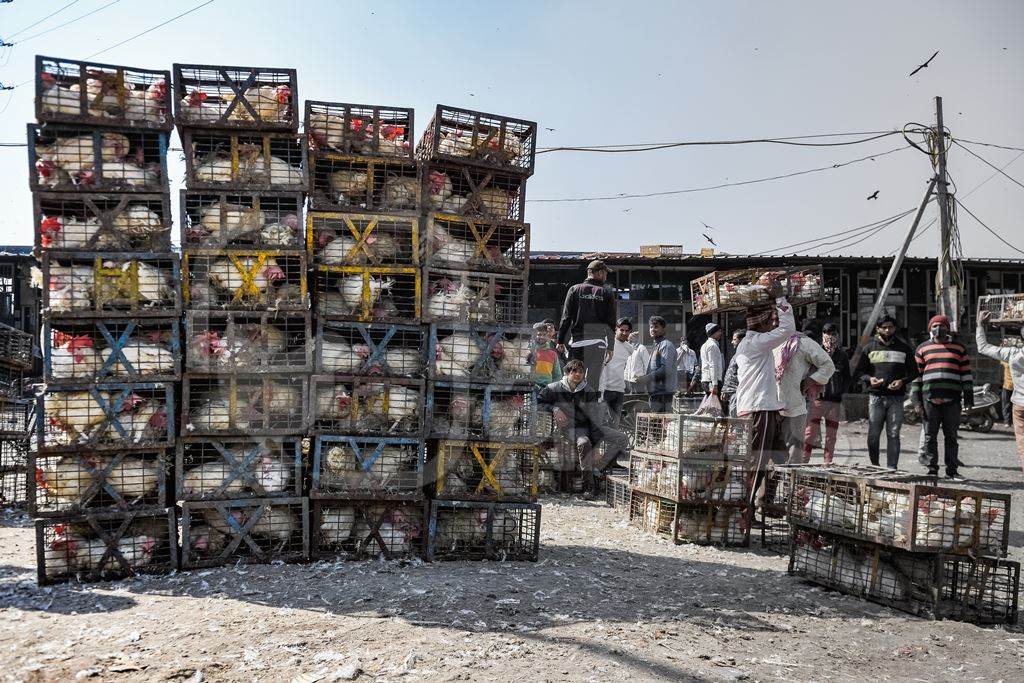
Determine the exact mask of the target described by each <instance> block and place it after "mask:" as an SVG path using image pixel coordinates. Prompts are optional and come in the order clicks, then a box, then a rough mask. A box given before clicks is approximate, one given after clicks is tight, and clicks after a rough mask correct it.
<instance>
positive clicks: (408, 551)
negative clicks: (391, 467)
mask: <svg viewBox="0 0 1024 683" xmlns="http://www.w3.org/2000/svg"><path fill="white" fill-rule="evenodd" d="M311 504H312V508H313V510H312V524H311V527H312V536H313V556H314V557H315V558H317V559H324V560H332V559H345V560H363V559H372V558H375V557H381V558H384V559H387V560H393V559H399V558H407V557H422V556H423V554H424V552H425V545H426V536H427V534H426V529H427V522H426V507H425V505H424V504H423V503H421V502H408V501H394V500H392V501H380V500H352V499H333V498H318V499H314V500H312V501H311Z"/></svg>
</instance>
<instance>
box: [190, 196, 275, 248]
mask: <svg viewBox="0 0 1024 683" xmlns="http://www.w3.org/2000/svg"><path fill="white" fill-rule="evenodd" d="M199 216H200V218H199V225H193V226H192V227H191V228H189V229H188V233H187V236H188V239H189V240H191V241H194V242H198V243H203V242H206V243H212V244H228V243H230V242H233V241H234V240H237V239H241V238H243V237H247V236H249V235H252V234H253V233H255V232H257V231H259V230H260V229H261V228H262V227H263V226H264V224H265V223H266V221H267V219H266V214H264V213H263V211H260V210H259V209H256V208H253V207H251V206H244V205H241V204H224V205H221V204H219V203H218V204H208V205H206V206H204V207H203V208H202V209H200V212H199Z"/></svg>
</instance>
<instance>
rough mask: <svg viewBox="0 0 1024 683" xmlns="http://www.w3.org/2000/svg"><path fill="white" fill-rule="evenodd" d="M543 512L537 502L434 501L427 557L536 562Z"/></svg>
mask: <svg viewBox="0 0 1024 683" xmlns="http://www.w3.org/2000/svg"><path fill="white" fill-rule="evenodd" d="M540 513H541V506H540V505H537V504H536V503H488V502H479V501H477V502H474V501H461V500H435V501H431V503H430V522H429V536H428V540H427V558H428V559H429V560H432V561H433V560H501V561H511V562H523V561H528V562H536V561H537V559H538V556H539V554H540Z"/></svg>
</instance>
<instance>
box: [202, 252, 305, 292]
mask: <svg viewBox="0 0 1024 683" xmlns="http://www.w3.org/2000/svg"><path fill="white" fill-rule="evenodd" d="M235 258H237V259H238V265H236V264H235V262H234V261H233V260H232V259H231V258H222V259H219V260H217V261H215V262H214V263H212V264H211V265H210V269H209V271H208V276H209V280H210V282H211V283H212V284H213V286H214V287H216V288H217V289H218V290H220V291H221V292H222V293H224V294H228V295H230V296H232V297H238V298H241V299H242V300H243V301H244V300H249V299H252V298H253V297H256V298H258V299H262V298H263V297H264V295H265V294H266V292H267V289H268V288H269V287H270V286H271V284H272V283H277V282H280V281H282V280H284V279H285V277H286V276H285V272H284V270H283V269H282V268H281V267H280V266H279V265H277V261H276V260H275V259H274V258H273V257H269V258H266V259H263V260H262V262H261V260H260V258H259V257H258V256H251V255H244V256H238V257H235ZM243 272H245V273H246V274H249V275H251V276H252V282H251V283H247V282H246V280H245V278H244V277H243V276H242V273H243ZM253 290H255V291H253Z"/></svg>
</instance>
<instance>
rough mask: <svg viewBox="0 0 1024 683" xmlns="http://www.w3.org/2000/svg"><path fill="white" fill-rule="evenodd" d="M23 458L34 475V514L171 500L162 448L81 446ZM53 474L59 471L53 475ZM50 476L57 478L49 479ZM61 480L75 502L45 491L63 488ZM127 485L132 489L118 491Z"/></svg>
mask: <svg viewBox="0 0 1024 683" xmlns="http://www.w3.org/2000/svg"><path fill="white" fill-rule="evenodd" d="M28 462H29V471H30V472H33V473H34V476H35V485H34V486H30V487H29V488H28V509H29V513H30V514H31V515H33V516H35V517H66V516H68V515H94V514H98V513H105V512H112V511H119V512H128V511H131V510H133V509H140V508H141V509H150V508H166V507H168V505H172V504H173V502H172V501H171V496H170V495H169V494H168V487H169V486H170V474H171V459H170V457H169V456H168V455H167V453H166V452H165V451H164V450H162V449H161V450H153V451H118V450H114V451H102V452H90V451H85V450H82V451H75V452H71V453H65V454H63V455H43V454H38V453H35V452H33V453H30V454H29V461H28ZM58 472H63V474H62V475H61V476H58V475H57V473H58ZM50 476H52V477H53V478H54V479H55V480H56V481H50V479H49V477H50ZM150 479H152V481H149V480H150ZM65 482H66V484H67V489H69V492H73V491H77V492H78V495H77V496H76V497H75V498H74V500H72V499H71V498H70V497H69V496H57V495H54V494H51V493H50V492H49V491H50V489H51V487H53V485H54V484H58V488H60V489H63V488H64V485H63V483H65ZM131 488H135V489H136V490H135V491H130V490H129V491H122V489H131ZM62 499H63V500H62Z"/></svg>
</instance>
